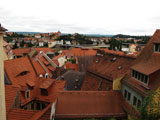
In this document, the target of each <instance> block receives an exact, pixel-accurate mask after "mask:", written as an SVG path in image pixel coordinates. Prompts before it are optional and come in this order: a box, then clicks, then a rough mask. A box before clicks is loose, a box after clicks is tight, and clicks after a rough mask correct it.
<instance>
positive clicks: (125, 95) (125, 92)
mask: <svg viewBox="0 0 160 120" xmlns="http://www.w3.org/2000/svg"><path fill="white" fill-rule="evenodd" d="M124 97H125V98H127V91H126V90H124Z"/></svg>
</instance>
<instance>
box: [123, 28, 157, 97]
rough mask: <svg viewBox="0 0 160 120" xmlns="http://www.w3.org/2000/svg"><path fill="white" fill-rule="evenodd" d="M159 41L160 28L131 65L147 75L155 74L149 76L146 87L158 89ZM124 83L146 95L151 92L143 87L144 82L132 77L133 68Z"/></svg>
mask: <svg viewBox="0 0 160 120" xmlns="http://www.w3.org/2000/svg"><path fill="white" fill-rule="evenodd" d="M158 42H160V30H156V32H155V33H154V35H153V36H152V37H151V39H150V40H149V42H148V43H147V45H146V46H145V48H144V49H143V50H142V52H141V53H140V54H139V56H138V57H137V59H136V60H135V62H134V65H133V66H132V67H131V68H132V69H134V70H136V71H138V72H140V73H143V74H146V75H152V74H153V76H152V77H149V84H148V85H146V87H148V89H151V90H156V89H157V88H158V87H159V86H160V82H159V81H160V74H159V73H160V71H159V70H160V62H159V60H160V53H155V52H154V43H158ZM124 84H126V85H128V86H129V87H131V88H132V89H134V90H135V91H137V92H139V93H140V94H142V95H144V96H146V95H147V94H148V93H149V92H150V90H147V89H146V88H145V87H142V85H144V84H143V83H141V82H139V81H137V80H135V79H134V78H132V77H131V70H129V71H128V74H127V75H126V77H125V78H124Z"/></svg>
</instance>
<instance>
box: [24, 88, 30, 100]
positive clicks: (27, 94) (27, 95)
mask: <svg viewBox="0 0 160 120" xmlns="http://www.w3.org/2000/svg"><path fill="white" fill-rule="evenodd" d="M25 98H26V99H28V98H30V89H29V88H27V90H26V92H25Z"/></svg>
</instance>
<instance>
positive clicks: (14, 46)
mask: <svg viewBox="0 0 160 120" xmlns="http://www.w3.org/2000/svg"><path fill="white" fill-rule="evenodd" d="M17 43H18V42H17V41H16V42H15V44H14V45H13V49H16V48H18V46H17Z"/></svg>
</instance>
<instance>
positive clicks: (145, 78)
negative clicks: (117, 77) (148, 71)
mask: <svg viewBox="0 0 160 120" xmlns="http://www.w3.org/2000/svg"><path fill="white" fill-rule="evenodd" d="M132 77H134V78H135V79H136V80H138V81H140V82H143V83H145V84H148V82H149V77H148V76H147V75H144V74H142V73H140V72H137V71H135V70H132Z"/></svg>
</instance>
